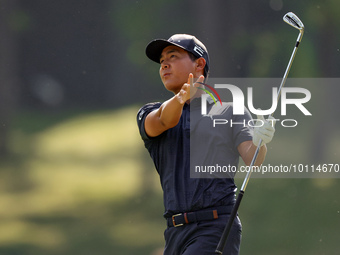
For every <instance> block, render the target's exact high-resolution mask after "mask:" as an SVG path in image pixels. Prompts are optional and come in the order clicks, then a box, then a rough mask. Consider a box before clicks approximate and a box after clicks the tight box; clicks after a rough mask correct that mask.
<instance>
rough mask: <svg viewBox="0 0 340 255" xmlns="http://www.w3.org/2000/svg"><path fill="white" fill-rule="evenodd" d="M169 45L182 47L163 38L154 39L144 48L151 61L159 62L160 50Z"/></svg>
mask: <svg viewBox="0 0 340 255" xmlns="http://www.w3.org/2000/svg"><path fill="white" fill-rule="evenodd" d="M170 45H174V46H177V47H180V48H182V49H183V47H182V46H181V45H178V44H176V43H172V42H169V41H167V40H164V39H156V40H153V41H151V42H150V43H149V44H148V45H147V46H146V49H145V53H146V56H147V57H148V58H149V59H151V60H152V61H155V62H157V63H159V59H160V57H161V54H162V51H163V50H164V48H166V47H168V46H170Z"/></svg>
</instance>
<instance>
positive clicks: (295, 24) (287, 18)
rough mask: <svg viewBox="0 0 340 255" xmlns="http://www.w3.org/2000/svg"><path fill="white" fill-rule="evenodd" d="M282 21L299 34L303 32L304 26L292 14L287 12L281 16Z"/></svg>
mask: <svg viewBox="0 0 340 255" xmlns="http://www.w3.org/2000/svg"><path fill="white" fill-rule="evenodd" d="M283 21H284V22H286V23H287V24H289V25H291V26H292V27H295V28H296V29H299V30H300V32H303V30H304V28H305V26H304V25H303V23H302V21H301V20H300V19H299V18H298V16H296V15H295V14H294V13H292V12H288V13H286V14H285V15H284V16H283Z"/></svg>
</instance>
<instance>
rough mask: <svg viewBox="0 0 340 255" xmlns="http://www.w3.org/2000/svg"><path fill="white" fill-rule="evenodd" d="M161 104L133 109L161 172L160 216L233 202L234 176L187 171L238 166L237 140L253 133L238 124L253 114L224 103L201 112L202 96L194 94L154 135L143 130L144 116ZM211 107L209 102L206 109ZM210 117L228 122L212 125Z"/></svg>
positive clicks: (250, 136)
mask: <svg viewBox="0 0 340 255" xmlns="http://www.w3.org/2000/svg"><path fill="white" fill-rule="evenodd" d="M160 106H161V103H150V104H146V105H144V106H143V107H142V108H141V109H140V110H139V112H138V114H137V123H138V127H139V131H140V135H141V137H142V139H143V141H144V145H145V147H146V149H147V150H148V151H149V154H150V156H151V158H152V160H153V162H154V165H155V167H156V170H157V172H158V174H159V176H160V181H161V185H162V189H163V192H164V195H163V199H164V207H165V213H164V216H165V217H170V216H171V215H173V214H175V213H179V212H190V211H197V210H201V209H205V208H209V207H216V206H223V205H230V204H233V203H235V192H236V185H235V183H234V179H233V177H230V176H229V178H193V177H196V176H194V175H192V176H190V171H192V174H193V171H195V170H197V169H198V167H204V166H217V165H218V166H228V165H229V166H235V167H237V166H238V162H239V156H240V155H239V153H238V150H237V147H238V145H239V144H241V143H242V142H244V141H248V140H251V139H252V130H251V128H250V127H249V126H248V125H242V124H241V123H245V124H247V123H248V121H249V120H251V116H250V114H249V112H248V111H247V110H246V112H245V115H233V112H232V104H227V105H225V106H224V108H223V111H222V112H220V113H219V114H218V115H208V116H202V115H201V104H200V100H199V99H194V100H193V101H192V102H191V103H190V104H184V106H183V111H182V116H181V118H180V120H179V122H178V124H177V125H176V126H175V127H173V128H170V129H168V130H166V131H165V132H163V133H162V134H161V135H159V136H157V137H149V136H148V135H147V134H146V132H145V127H144V121H145V118H146V116H147V115H148V114H149V113H150V112H152V111H154V110H156V109H158V108H159V107H160ZM211 107H212V104H210V105H209V107H208V109H211ZM214 119H223V120H227V122H228V123H229V124H226V125H216V126H215V127H213V120H214ZM224 122H226V121H224ZM230 122H232V123H234V125H230ZM235 123H238V124H235ZM201 169H203V168H201ZM209 177H211V176H209Z"/></svg>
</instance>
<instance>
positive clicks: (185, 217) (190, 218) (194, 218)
mask: <svg viewBox="0 0 340 255" xmlns="http://www.w3.org/2000/svg"><path fill="white" fill-rule="evenodd" d="M232 209H233V205H229V206H220V207H216V208H210V209H205V210H201V211H195V212H187V213H178V214H174V215H172V216H171V217H170V218H167V219H166V220H167V225H168V227H180V226H183V225H184V224H189V223H193V222H199V221H204V220H216V219H218V215H221V214H230V212H231V210H232Z"/></svg>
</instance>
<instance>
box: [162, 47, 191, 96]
mask: <svg viewBox="0 0 340 255" xmlns="http://www.w3.org/2000/svg"><path fill="white" fill-rule="evenodd" d="M160 64H161V67H160V69H159V75H160V77H161V79H162V82H163V84H164V86H165V88H166V89H167V90H169V91H172V92H174V93H175V94H177V93H178V92H179V91H180V89H181V87H182V86H183V84H184V83H186V82H187V81H188V77H189V74H190V73H193V74H194V75H195V66H196V64H195V61H192V60H191V58H190V57H189V54H188V52H187V51H185V50H183V49H181V48H179V47H177V46H172V45H171V46H168V47H166V48H164V50H163V51H162V54H161V57H160Z"/></svg>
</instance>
